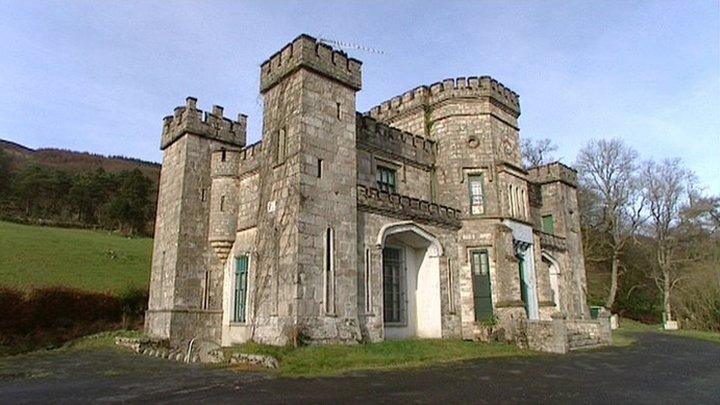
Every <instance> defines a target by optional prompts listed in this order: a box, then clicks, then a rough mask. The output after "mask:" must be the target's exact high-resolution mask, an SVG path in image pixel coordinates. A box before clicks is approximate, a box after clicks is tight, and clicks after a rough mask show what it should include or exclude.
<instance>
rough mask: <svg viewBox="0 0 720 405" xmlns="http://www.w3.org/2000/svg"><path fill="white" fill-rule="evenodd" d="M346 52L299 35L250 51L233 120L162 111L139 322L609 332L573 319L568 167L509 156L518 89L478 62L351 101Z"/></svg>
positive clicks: (339, 335) (560, 343)
mask: <svg viewBox="0 0 720 405" xmlns="http://www.w3.org/2000/svg"><path fill="white" fill-rule="evenodd" d="M361 66H362V63H361V62H360V61H359V60H356V59H353V58H350V57H348V56H347V55H346V54H345V53H343V52H341V51H337V50H334V49H332V48H331V47H329V46H327V45H325V44H323V43H321V42H318V41H317V40H315V39H314V38H312V37H310V36H307V35H301V36H299V37H297V38H296V39H295V40H293V41H292V42H291V43H290V44H288V45H287V46H285V47H284V48H282V50H281V51H279V52H277V53H276V54H274V55H272V56H271V57H270V59H268V60H267V61H265V62H264V63H262V65H261V70H260V93H261V95H262V97H263V103H264V112H263V131H262V140H261V141H260V142H257V143H255V144H252V145H246V116H245V115H242V114H241V115H239V116H238V117H237V120H233V119H229V118H226V117H224V115H223V108H222V107H219V106H214V107H213V108H212V111H201V110H199V109H198V108H197V104H196V102H197V101H196V99H194V98H192V97H189V98H188V99H187V102H186V105H185V106H182V107H177V108H176V109H175V110H174V114H173V115H171V116H168V117H165V119H164V127H163V133H162V141H161V149H162V150H163V152H164V157H163V165H162V174H161V179H160V192H159V197H158V207H157V220H156V229H155V245H154V251H153V261H152V276H151V284H150V302H149V310H148V311H147V314H146V332H147V333H148V334H149V335H150V336H152V337H154V338H158V339H167V340H169V341H170V342H171V344H173V345H182V344H186V343H187V342H188V341H190V340H192V339H204V340H210V341H214V342H217V343H219V344H221V345H223V346H229V345H233V344H239V343H242V342H246V341H249V340H253V341H257V342H261V343H268V344H274V345H282V344H286V343H288V341H290V340H292V339H296V338H298V337H299V336H300V337H302V338H303V339H306V340H308V341H310V342H311V343H354V342H375V341H381V340H384V339H403V338H414V337H419V338H462V339H478V338H481V337H482V336H483V333H484V332H487V330H488V329H492V330H498V329H501V330H502V331H503V334H504V336H505V338H506V339H508V340H516V341H518V342H524V343H525V344H527V345H529V346H530V347H533V348H538V349H542V350H548V351H555V352H565V351H567V350H569V349H573V348H575V347H582V346H589V345H602V344H607V343H608V342H609V341H610V332H609V326H608V325H607V322H606V320H604V319H601V320H593V319H591V318H590V314H589V310H588V306H587V304H586V296H585V295H586V294H585V289H586V280H585V268H584V263H583V252H582V242H581V234H580V224H579V211H578V206H577V190H576V173H575V171H574V170H573V169H571V168H569V167H567V166H565V165H562V164H560V163H553V164H550V165H546V166H542V167H534V168H529V169H527V168H525V167H524V166H523V163H522V158H521V155H520V150H519V130H518V117H519V115H520V104H519V99H518V95H517V94H516V93H514V92H513V91H512V90H510V89H508V88H507V87H505V86H503V85H502V84H501V83H499V82H497V81H496V80H494V79H491V78H489V77H486V76H483V77H468V78H457V79H447V80H444V81H442V82H438V83H435V84H432V85H430V86H420V87H417V88H415V89H413V90H411V91H408V92H406V93H404V94H402V95H401V96H397V97H394V98H392V99H391V100H389V101H386V102H383V103H382V104H380V105H379V106H378V107H375V108H372V109H371V110H370V111H368V112H366V113H358V112H356V107H355V96H356V92H358V91H359V90H360V89H361V86H362V73H361Z"/></svg>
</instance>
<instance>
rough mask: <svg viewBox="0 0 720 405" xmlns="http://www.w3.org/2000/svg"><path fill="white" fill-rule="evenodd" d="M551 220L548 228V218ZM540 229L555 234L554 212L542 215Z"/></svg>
mask: <svg viewBox="0 0 720 405" xmlns="http://www.w3.org/2000/svg"><path fill="white" fill-rule="evenodd" d="M547 219H549V220H550V227H549V229H548V227H547V226H546V225H547V222H546V220H547ZM540 229H542V231H543V232H545V233H549V234H551V235H555V216H554V215H553V214H545V215H543V216H541V217H540Z"/></svg>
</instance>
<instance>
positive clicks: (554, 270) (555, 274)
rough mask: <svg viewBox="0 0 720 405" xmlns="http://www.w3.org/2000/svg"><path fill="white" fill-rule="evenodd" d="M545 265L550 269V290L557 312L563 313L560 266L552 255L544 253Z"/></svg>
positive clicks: (543, 260)
mask: <svg viewBox="0 0 720 405" xmlns="http://www.w3.org/2000/svg"><path fill="white" fill-rule="evenodd" d="M542 262H543V265H544V266H545V267H546V268H547V269H548V274H549V275H550V289H551V290H552V293H553V301H554V302H555V310H557V311H562V306H561V299H562V298H561V295H560V288H561V286H560V284H561V282H560V265H559V264H558V261H557V260H555V258H554V257H552V255H550V253H548V252H546V251H542Z"/></svg>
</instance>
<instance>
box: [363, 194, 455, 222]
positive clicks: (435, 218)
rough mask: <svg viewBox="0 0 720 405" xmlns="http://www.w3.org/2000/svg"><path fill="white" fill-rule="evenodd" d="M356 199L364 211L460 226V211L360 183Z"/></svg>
mask: <svg viewBox="0 0 720 405" xmlns="http://www.w3.org/2000/svg"><path fill="white" fill-rule="evenodd" d="M357 199H358V208H359V209H361V210H364V211H368V212H377V213H381V214H386V215H390V216H393V217H396V218H400V219H407V220H413V221H417V222H420V223H429V224H432V225H440V226H447V227H451V228H455V229H458V228H460V227H461V226H462V223H461V222H460V211H458V210H456V209H455V208H450V207H446V206H444V205H439V204H435V203H431V202H429V201H425V200H420V199H417V198H412V197H408V196H404V195H400V194H394V193H388V192H385V191H381V190H378V189H376V188H373V187H365V186H362V185H358V186H357Z"/></svg>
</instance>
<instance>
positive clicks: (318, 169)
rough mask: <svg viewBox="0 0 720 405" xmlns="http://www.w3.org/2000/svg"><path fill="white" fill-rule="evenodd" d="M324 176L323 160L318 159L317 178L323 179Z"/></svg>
mask: <svg viewBox="0 0 720 405" xmlns="http://www.w3.org/2000/svg"><path fill="white" fill-rule="evenodd" d="M322 174H323V160H322V159H318V160H317V177H318V179H319V178H321V177H322Z"/></svg>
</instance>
